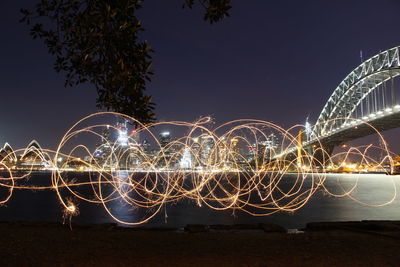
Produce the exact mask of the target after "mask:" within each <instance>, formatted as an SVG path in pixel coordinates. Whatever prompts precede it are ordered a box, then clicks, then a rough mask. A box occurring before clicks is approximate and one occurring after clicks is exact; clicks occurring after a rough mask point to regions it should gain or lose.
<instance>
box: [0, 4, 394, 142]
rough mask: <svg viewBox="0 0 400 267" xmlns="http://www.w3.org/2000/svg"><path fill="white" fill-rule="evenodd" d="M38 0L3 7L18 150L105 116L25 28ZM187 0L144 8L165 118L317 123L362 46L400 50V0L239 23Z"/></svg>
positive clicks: (0, 89) (7, 100)
mask: <svg viewBox="0 0 400 267" xmlns="http://www.w3.org/2000/svg"><path fill="white" fill-rule="evenodd" d="M37 1H39V0H25V1H12V0H3V1H1V2H0V8H1V11H2V12H1V16H0V27H1V30H0V31H1V42H0V59H1V60H0V104H1V111H2V112H1V116H0V145H2V144H3V143H4V142H6V141H8V142H9V143H10V144H11V145H12V146H13V147H14V148H20V147H25V146H26V145H27V144H28V142H29V141H30V140H32V139H37V140H38V141H39V143H40V144H41V145H42V146H43V147H49V148H55V146H56V145H57V144H58V141H59V139H60V138H61V136H62V135H63V134H64V132H65V131H66V130H67V129H68V128H69V127H70V126H71V125H72V124H73V123H74V122H75V121H77V120H79V119H80V118H82V117H84V116H85V115H88V114H90V113H93V112H95V111H96V110H97V109H96V107H95V99H96V92H95V89H94V87H93V86H91V85H89V84H85V85H82V86H79V87H75V88H67V89H65V88H64V87H63V85H64V77H63V74H57V73H56V72H55V71H54V70H53V60H54V59H53V58H52V57H51V56H50V55H48V53H47V49H46V47H45V46H44V44H43V42H42V41H41V40H32V38H31V37H30V35H29V28H28V27H27V26H26V25H24V24H20V23H19V22H18V20H19V18H20V17H21V16H20V13H19V9H20V8H21V7H24V8H30V7H31V6H33V5H34V4H35V3H36V2H37ZM182 2H183V0H175V1H165V0H152V1H150V0H148V1H144V8H143V10H141V11H140V18H141V19H142V21H143V26H144V27H145V28H146V32H145V33H144V34H143V38H144V39H146V40H148V42H149V43H150V44H151V45H152V46H153V48H154V49H155V51H156V53H155V54H154V55H153V59H154V69H155V70H156V74H155V76H154V77H153V81H152V83H151V84H149V93H150V94H152V95H153V97H154V102H155V103H156V104H157V106H156V115H157V118H158V119H159V120H185V121H194V120H196V119H198V118H199V117H200V116H204V115H211V116H213V117H214V118H215V120H216V122H217V123H223V122H226V121H230V120H233V119H239V118H255V119H262V120H268V121H272V122H275V123H277V124H280V125H282V126H284V127H289V126H291V125H293V124H297V123H304V122H305V119H306V117H307V116H308V115H310V118H311V121H312V122H314V121H315V120H316V118H317V116H318V115H319V113H320V111H321V109H322V107H323V105H324V104H325V102H326V101H327V99H328V98H329V96H330V95H331V93H332V92H333V90H334V89H335V88H336V86H337V85H338V84H339V83H340V82H341V80H342V79H343V78H344V77H345V76H346V75H347V74H348V73H349V72H350V71H351V70H353V69H354V68H355V67H356V66H357V65H359V64H360V50H362V51H363V55H364V59H367V58H369V57H371V56H373V55H375V54H376V53H378V52H379V51H381V50H386V49H388V48H391V47H394V46H397V45H400V30H399V23H400V21H399V14H398V13H399V10H400V1H398V0H379V1H378V0H358V1H357V0H352V1H348V0H335V1H327V0H326V1H322V0H313V1H311V0H310V1H298V0H290V1H289V0H286V1H284V0H282V1H268V0H258V1H256V0H246V1H235V0H233V8H232V10H231V17H230V18H227V19H225V20H223V21H222V22H220V23H217V24H213V25H209V24H207V23H206V22H204V21H203V20H202V15H203V11H202V10H201V9H199V8H195V9H194V10H182V9H181V5H182Z"/></svg>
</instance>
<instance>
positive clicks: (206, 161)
mask: <svg viewBox="0 0 400 267" xmlns="http://www.w3.org/2000/svg"><path fill="white" fill-rule="evenodd" d="M199 140H200V161H201V163H202V165H205V166H209V165H211V163H212V160H213V158H212V154H213V152H214V151H213V149H214V145H215V141H214V137H213V136H211V135H203V136H200V139H199Z"/></svg>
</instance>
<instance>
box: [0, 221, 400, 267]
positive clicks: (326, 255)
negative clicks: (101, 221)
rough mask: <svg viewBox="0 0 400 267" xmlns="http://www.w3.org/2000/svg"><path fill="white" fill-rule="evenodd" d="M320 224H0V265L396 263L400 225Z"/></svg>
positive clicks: (398, 260) (398, 252) (360, 264)
mask: <svg viewBox="0 0 400 267" xmlns="http://www.w3.org/2000/svg"><path fill="white" fill-rule="evenodd" d="M322 226H323V227H320V225H316V226H315V225H314V226H311V227H309V228H310V229H308V230H309V231H307V232H305V233H300V234H285V233H264V232H262V231H242V230H241V231H217V232H215V231H214V232H213V231H211V232H205V233H204V232H202V233H185V232H176V231H165V230H160V229H153V230H148V229H147V230H146V229H145V230H143V229H142V230H137V229H136V230H133V229H121V228H119V227H113V226H111V225H101V226H73V229H72V231H71V230H70V229H69V227H68V226H65V225H64V226H63V225H60V224H36V223H35V224H32V223H30V224H27V223H0V241H1V242H0V266H37V265H42V266H344V265H350V266H399V265H400V234H399V232H400V231H394V230H396V229H394V230H393V229H390V232H386V231H385V229H383V230H382V229H380V228H373V229H372V230H373V231H371V228H369V229H361V230H360V228H357V227H356V228H352V227H348V225H344V226H345V227H339V228H343V229H334V228H335V227H332V226H331V225H330V226H328V227H326V225H322ZM311 230H312V231H311Z"/></svg>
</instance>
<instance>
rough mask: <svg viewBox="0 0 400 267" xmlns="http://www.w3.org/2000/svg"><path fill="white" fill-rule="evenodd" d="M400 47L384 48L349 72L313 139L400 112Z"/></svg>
mask: <svg viewBox="0 0 400 267" xmlns="http://www.w3.org/2000/svg"><path fill="white" fill-rule="evenodd" d="M399 49H400V46H398V47H394V48H392V49H389V50H386V51H383V52H381V53H379V54H377V55H375V56H373V57H372V58H370V59H368V60H366V61H365V62H363V63H362V64H361V65H359V66H358V67H357V68H355V69H354V70H353V71H352V72H351V73H350V74H349V75H347V77H346V78H345V79H344V80H343V81H342V82H341V83H340V84H339V86H338V87H337V88H336V89H335V90H334V92H333V94H332V95H331V96H330V98H329V100H328V101H327V103H326V104H325V106H324V108H323V109H322V112H321V114H320V115H319V117H318V120H317V122H316V124H315V126H314V129H313V132H312V134H311V139H315V138H320V139H321V138H323V137H325V136H329V135H332V134H334V133H335V132H339V131H343V130H344V129H345V128H351V127H354V125H356V124H361V123H363V122H368V121H371V120H374V119H376V118H377V117H385V116H386V115H391V114H393V113H394V112H398V111H399V112H400V105H398V104H397V102H396V99H397V98H398V97H397V92H396V90H395V86H394V78H395V77H396V76H399V75H400V58H399ZM388 83H390V85H389V86H388ZM399 126H400V125H399Z"/></svg>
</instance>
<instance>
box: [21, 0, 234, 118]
mask: <svg viewBox="0 0 400 267" xmlns="http://www.w3.org/2000/svg"><path fill="white" fill-rule="evenodd" d="M198 1H199V3H200V4H201V5H202V6H203V7H204V8H205V15H204V20H205V21H208V22H210V23H214V22H217V21H219V20H220V19H222V18H224V17H226V16H228V15H229V14H228V10H229V9H230V0H198ZM142 2H143V1H141V0H41V1H40V2H39V3H38V4H36V6H35V7H34V8H33V9H31V10H28V9H21V12H22V14H23V17H22V19H21V22H23V23H26V24H27V25H29V26H30V34H31V36H32V37H33V38H34V39H37V38H39V39H43V40H44V43H45V45H46V46H47V48H48V51H49V53H50V54H51V55H54V56H55V63H54V69H55V70H56V71H57V72H65V86H75V85H78V84H80V83H84V82H90V83H91V84H93V85H94V86H95V88H96V90H97V93H98V97H97V106H98V107H99V108H105V109H107V110H114V111H117V112H121V113H124V114H128V115H131V116H133V117H135V118H136V119H138V120H139V121H141V122H143V123H147V122H150V121H153V120H154V119H155V114H154V105H155V104H154V103H153V102H152V98H151V96H149V95H148V94H146V83H147V82H149V81H150V80H151V76H152V75H153V70H152V58H151V54H152V52H153V49H152V47H151V46H150V45H149V44H148V43H147V42H146V41H142V40H140V38H139V34H140V33H141V32H143V31H144V28H143V26H142V23H141V21H140V20H139V19H138V17H137V16H136V13H137V11H138V10H139V9H141V8H142ZM194 4H195V0H184V4H183V7H184V8H192V7H193V5H194Z"/></svg>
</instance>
